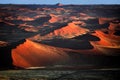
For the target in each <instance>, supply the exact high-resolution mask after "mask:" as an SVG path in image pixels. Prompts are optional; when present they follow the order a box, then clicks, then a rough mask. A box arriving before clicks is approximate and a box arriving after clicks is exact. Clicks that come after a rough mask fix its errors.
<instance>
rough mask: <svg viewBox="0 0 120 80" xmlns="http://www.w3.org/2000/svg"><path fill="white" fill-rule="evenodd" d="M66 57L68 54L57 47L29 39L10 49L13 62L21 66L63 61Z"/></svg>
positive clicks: (44, 64) (43, 64) (45, 64)
mask: <svg viewBox="0 0 120 80" xmlns="http://www.w3.org/2000/svg"><path fill="white" fill-rule="evenodd" d="M68 58H69V57H68V55H67V54H66V53H65V52H64V51H62V50H60V49H58V48H55V47H50V46H47V45H43V44H39V43H36V42H33V41H31V40H26V42H24V43H23V44H21V45H19V46H17V48H16V49H13V50H12V59H13V64H14V65H15V66H19V67H23V68H27V67H33V66H34V67H36V66H47V65H52V64H57V63H62V62H63V63H64V62H65V61H67V60H68Z"/></svg>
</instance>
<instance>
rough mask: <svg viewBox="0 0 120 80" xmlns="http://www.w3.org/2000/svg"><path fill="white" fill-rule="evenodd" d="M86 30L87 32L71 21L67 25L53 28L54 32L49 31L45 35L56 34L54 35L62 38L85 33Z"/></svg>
mask: <svg viewBox="0 0 120 80" xmlns="http://www.w3.org/2000/svg"><path fill="white" fill-rule="evenodd" d="M87 32H89V30H88V29H85V28H82V27H80V26H77V25H75V24H74V23H73V22H71V23H68V25H67V26H65V27H62V28H60V29H57V30H54V32H51V33H50V34H48V35H46V36H56V37H57V36H58V37H59V36H60V37H63V38H72V37H75V36H79V35H82V34H86V33H87Z"/></svg>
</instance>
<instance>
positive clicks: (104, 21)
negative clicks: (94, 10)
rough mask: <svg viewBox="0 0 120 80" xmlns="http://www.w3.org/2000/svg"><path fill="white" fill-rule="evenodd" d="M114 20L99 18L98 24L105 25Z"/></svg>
mask: <svg viewBox="0 0 120 80" xmlns="http://www.w3.org/2000/svg"><path fill="white" fill-rule="evenodd" d="M114 19H115V18H103V17H101V18H99V24H105V23H107V22H110V21H112V20H114Z"/></svg>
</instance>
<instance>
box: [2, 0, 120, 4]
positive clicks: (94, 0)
mask: <svg viewBox="0 0 120 80" xmlns="http://www.w3.org/2000/svg"><path fill="white" fill-rule="evenodd" d="M57 3H61V4H76V5H77V4H83V5H84V4H120V0H109V1H108V0H74V1H73V0H69V1H68V0H54V1H51V0H46V1H45V0H37V1H35V0H10V1H9V0H4V1H2V2H0V4H51V5H53V4H57Z"/></svg>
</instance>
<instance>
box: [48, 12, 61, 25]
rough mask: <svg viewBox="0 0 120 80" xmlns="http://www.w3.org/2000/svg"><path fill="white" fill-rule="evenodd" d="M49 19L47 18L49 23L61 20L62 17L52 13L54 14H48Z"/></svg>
mask: <svg viewBox="0 0 120 80" xmlns="http://www.w3.org/2000/svg"><path fill="white" fill-rule="evenodd" d="M50 17H51V19H50V20H49V22H50V23H55V22H59V21H61V20H62V18H61V17H60V16H57V15H54V14H50Z"/></svg>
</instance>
